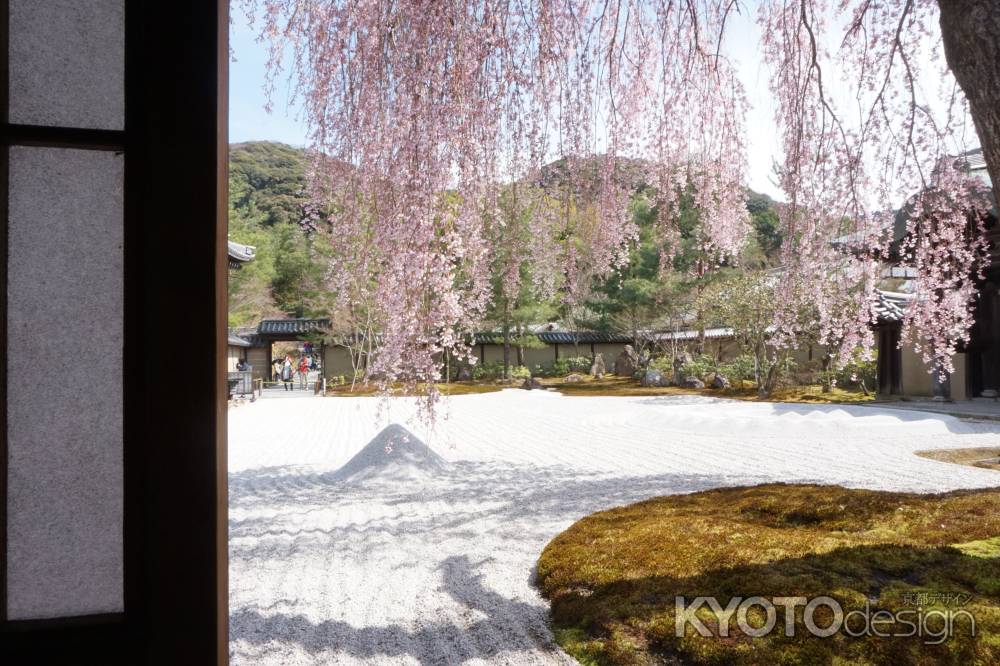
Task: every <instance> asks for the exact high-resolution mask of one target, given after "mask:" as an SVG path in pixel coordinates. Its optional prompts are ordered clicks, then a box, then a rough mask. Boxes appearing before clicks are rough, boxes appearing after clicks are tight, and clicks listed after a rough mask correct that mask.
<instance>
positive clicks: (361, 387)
mask: <svg viewBox="0 0 1000 666" xmlns="http://www.w3.org/2000/svg"><path fill="white" fill-rule="evenodd" d="M518 385H519V384H518ZM436 386H437V389H438V391H440V392H441V395H471V394H475V393H493V392H494V391H499V390H501V389H505V388H511V386H513V385H511V384H498V383H497V382H485V381H484V382H451V383H449V384H436ZM423 392H424V387H423V386H418V387H417V391H415V392H414V391H408V390H407V389H406V388H405V387H404V386H403V385H402V384H399V385H395V386H393V387H392V394H393V395H397V396H407V395H421V394H423ZM326 395H327V397H350V398H357V397H363V396H375V395H380V394H379V388H378V385H376V384H374V383H369V384H366V383H360V382H359V383H357V384H355V385H354V390H351V385H350V384H349V383H348V384H340V385H336V386H331V385H329V384H328V385H327V387H326Z"/></svg>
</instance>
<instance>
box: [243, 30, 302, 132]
mask: <svg viewBox="0 0 1000 666" xmlns="http://www.w3.org/2000/svg"><path fill="white" fill-rule="evenodd" d="M229 43H230V48H231V49H232V52H233V57H234V58H235V61H233V62H230V63H229V140H230V141H231V142H233V143H239V142H240V141H253V140H258V139H268V140H271V141H281V142H282V143H288V144H291V145H293V146H304V145H305V143H306V128H305V123H303V122H300V121H299V120H298V118H299V116H300V108H299V107H297V106H295V105H290V104H289V103H288V101H289V98H290V95H289V90H288V87H287V86H286V85H285V81H281V82H279V83H280V85H279V87H278V89H277V90H276V91H275V95H274V112H273V113H268V112H267V111H265V110H264V105H265V103H266V102H267V98H266V97H265V95H264V76H265V73H266V71H267V49H266V48H265V47H264V46H262V45H260V44H257V42H256V39H255V37H254V33H253V32H252V31H251V30H250V29H249V28H247V25H246V20H245V18H244V17H243V16H242V14H241V13H240V12H239V11H234V12H233V22H232V24H231V27H230V30H229Z"/></svg>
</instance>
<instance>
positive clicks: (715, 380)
mask: <svg viewBox="0 0 1000 666" xmlns="http://www.w3.org/2000/svg"><path fill="white" fill-rule="evenodd" d="M712 388H714V389H727V388H729V380H728V379H726V376H725V375H722V374H719V373H715V376H714V377H712Z"/></svg>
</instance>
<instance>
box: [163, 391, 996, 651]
mask: <svg viewBox="0 0 1000 666" xmlns="http://www.w3.org/2000/svg"><path fill="white" fill-rule="evenodd" d="M442 411H443V412H446V415H445V416H446V418H444V419H443V420H441V421H440V423H439V424H438V426H437V428H436V430H435V431H434V432H429V431H428V429H427V428H426V427H423V426H422V425H421V424H420V422H419V421H416V422H414V421H413V420H412V419H413V417H414V414H415V406H414V403H413V401H411V400H406V399H397V400H393V401H392V402H391V404H390V405H389V406H388V408H386V407H385V405H384V403H383V402H382V401H380V400H379V399H377V398H327V399H324V398H307V399H302V400H273V401H272V400H262V401H258V402H257V403H255V404H252V405H247V406H244V407H239V408H236V409H233V410H232V411H231V412H230V425H229V438H230V439H229V441H230V444H229V469H230V476H229V491H230V504H229V506H230V510H229V529H230V540H229V543H230V551H229V552H230V590H231V591H230V613H231V620H230V632H231V636H230V638H231V654H232V663H233V664H235V665H250V664H254V665H257V664H356V663H365V664H444V665H450V664H485V663H490V664H557V663H572V660H571V659H569V658H568V657H567V656H566V655H564V654H563V653H561V652H560V651H559V650H558V648H556V647H555V646H554V644H553V642H552V637H551V635H550V633H549V631H548V629H547V628H546V614H547V606H546V603H545V601H544V600H543V599H542V598H541V597H540V596H539V594H538V593H537V591H536V590H535V588H534V587H532V582H531V581H532V571H533V567H534V564H535V562H536V560H537V558H538V555H539V553H540V552H541V550H542V548H544V546H545V544H546V543H548V541H549V540H550V539H551V538H552V537H554V536H555V535H556V534H557V533H559V532H560V531H561V530H563V529H565V528H566V527H568V526H569V525H570V524H572V523H573V521H575V520H577V519H579V518H581V517H583V516H585V515H587V514H589V513H592V512H593V511H596V510H599V509H604V508H608V507H612V506H617V505H621V504H626V503H630V502H634V501H637V500H641V499H645V498H648V497H652V496H656V495H664V494H669V493H686V492H692V491H697V490H703V489H707V488H714V487H718V486H726V485H744V484H755V483H763V482H772V481H786V482H817V483H830V484H843V485H845V486H851V487H858V488H872V489H884V490H906V491H918V492H932V491H943V490H951V489H955V488H973V487H987V486H994V485H1000V473H998V472H993V471H988V470H978V469H973V468H968V467H960V466H957V465H951V464H948V463H941V462H935V461H931V460H927V459H924V458H919V457H917V456H915V455H913V454H912V452H913V451H915V450H920V449H927V448H945V447H971V446H988V445H1000V423H970V422H965V421H959V420H956V419H953V418H950V417H947V416H932V415H928V414H922V413H918V412H905V411H896V410H879V409H876V408H871V407H831V406H804V405H803V406H792V405H773V404H766V403H747V402H730V401H718V400H711V399H706V398H697V397H691V398H684V397H671V398H570V397H562V396H559V395H555V394H552V393H546V392H539V391H532V392H528V391H522V390H517V389H514V390H507V391H503V392H500V393H492V394H484V395H471V396H461V397H456V398H452V399H451V400H450V402H449V403H448V404H447V405H446V406H445V407H444V408H442ZM389 423H397V424H403V425H404V426H406V428H408V429H409V432H410V433H412V434H411V435H408V434H406V432H404V431H402V430H398V429H392V430H390V431H389V432H387V433H383V434H382V436H381V438H380V439H378V440H377V441H376V442H375V443H374V444H373V445H372V446H369V447H367V448H366V445H368V444H369V442H372V440H373V439H374V438H376V436H377V435H379V433H380V431H381V430H382V429H383V428H384V427H385V426H386V425H387V424H389ZM423 444H426V445H427V447H424V446H423ZM387 449H388V451H387ZM355 456H357V457H355ZM352 458H353V460H352ZM348 462H350V463H351V464H350V465H348ZM345 465H346V467H345ZM342 468H343V469H342ZM178 492H183V489H182V488H179V489H178Z"/></svg>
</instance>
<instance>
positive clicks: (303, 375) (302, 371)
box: [299, 355, 309, 390]
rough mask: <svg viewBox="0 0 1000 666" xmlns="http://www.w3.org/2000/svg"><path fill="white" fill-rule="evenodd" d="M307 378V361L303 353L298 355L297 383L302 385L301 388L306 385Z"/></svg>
mask: <svg viewBox="0 0 1000 666" xmlns="http://www.w3.org/2000/svg"><path fill="white" fill-rule="evenodd" d="M308 378H309V363H308V362H306V357H305V355H303V356H300V357H299V384H300V385H301V386H302V388H303V390H304V389H305V388H306V386H307V385H308V382H307V381H306V380H307V379H308Z"/></svg>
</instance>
